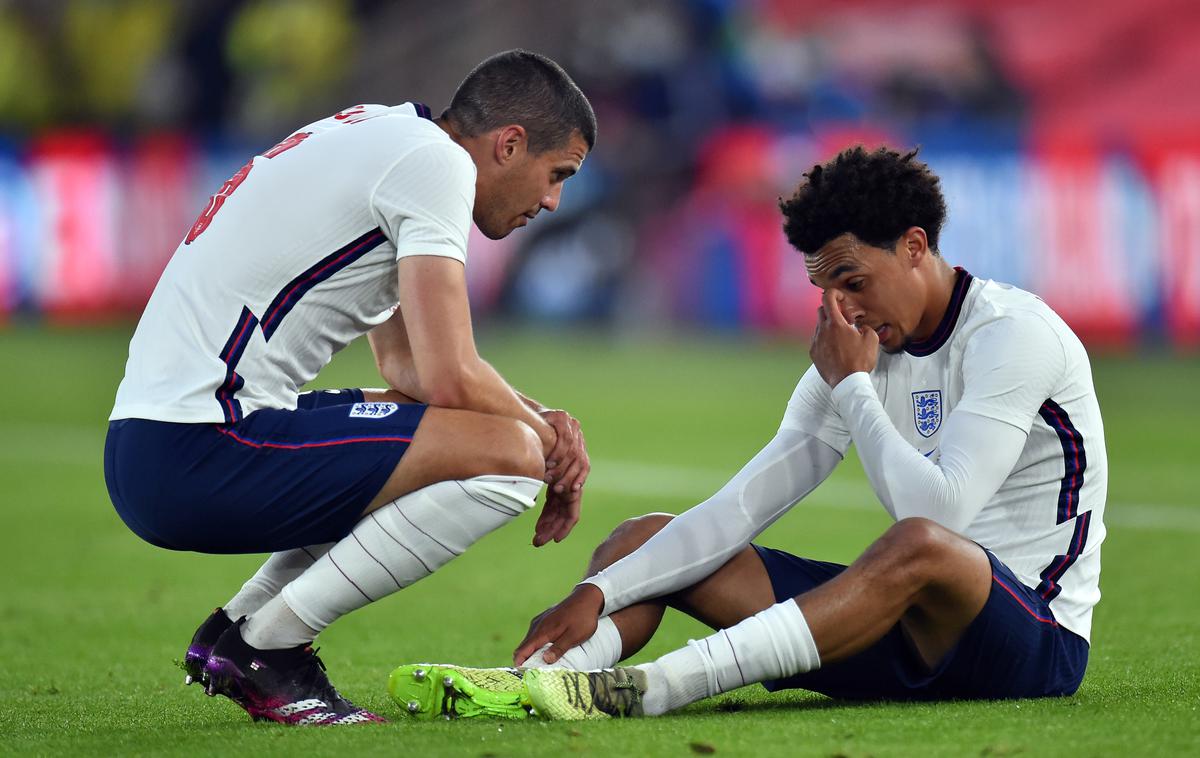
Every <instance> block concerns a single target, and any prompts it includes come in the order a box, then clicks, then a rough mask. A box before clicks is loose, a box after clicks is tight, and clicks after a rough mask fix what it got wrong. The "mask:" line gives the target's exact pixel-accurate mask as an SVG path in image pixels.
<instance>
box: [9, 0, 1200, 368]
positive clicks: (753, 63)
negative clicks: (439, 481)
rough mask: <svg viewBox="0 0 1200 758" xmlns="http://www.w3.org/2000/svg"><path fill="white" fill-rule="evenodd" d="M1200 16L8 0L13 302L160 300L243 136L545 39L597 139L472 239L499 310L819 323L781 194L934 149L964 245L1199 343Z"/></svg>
mask: <svg viewBox="0 0 1200 758" xmlns="http://www.w3.org/2000/svg"><path fill="white" fill-rule="evenodd" d="M1198 34H1200V5H1198V4H1196V3H1194V2H1191V0H1143V1H1142V2H1139V3H1137V4H1136V5H1133V4H1128V3H1124V2H1123V0H1088V1H1087V2H1085V1H1084V0H1059V1H1058V2H1049V3H1047V2H1033V1H1032V0H1015V1H1014V2H1012V3H1006V4H1003V5H1001V4H997V3H994V2H988V1H986V0H957V1H952V0H919V1H918V2H903V1H902V0H846V1H845V2H839V3H828V2H818V1H817V0H741V1H738V0H661V1H657V2H644V0H605V1H604V2H583V1H582V0H580V1H579V2H561V1H559V2H553V1H551V0H445V1H444V2H439V3H433V4H431V3H428V2H415V1H411V0H395V1H394V2H393V1H388V0H176V1H175V2H163V1H162V0H59V1H45V0H8V2H0V134H2V135H3V136H4V137H5V138H6V140H7V143H6V144H5V145H4V146H3V147H0V313H2V312H4V311H32V312H44V313H50V314H70V313H85V314H86V313H91V312H95V311H97V310H101V311H103V310H106V309H108V310H111V309H114V308H115V309H118V310H121V309H136V308H137V307H138V306H139V305H140V303H141V302H142V301H143V300H144V298H145V296H146V294H148V291H149V287H151V286H152V285H153V281H154V278H155V276H156V275H157V271H158V270H159V269H161V266H162V265H163V263H164V262H165V260H166V258H167V257H168V256H169V255H170V253H171V252H172V250H173V249H174V247H175V244H176V243H177V242H178V239H177V238H178V237H179V236H180V235H181V234H182V232H183V230H185V229H186V228H187V226H188V225H189V224H190V222H191V220H192V217H193V216H194V215H195V213H196V212H197V211H198V209H199V207H200V206H201V204H202V202H203V199H204V197H206V196H207V194H209V193H210V192H211V191H212V190H213V189H214V188H215V187H216V186H218V185H219V183H220V181H222V179H223V178H224V177H225V175H227V174H229V173H232V171H233V170H235V169H236V168H237V166H239V165H240V164H241V163H242V162H244V160H245V156H246V155H248V154H251V153H253V152H256V151H258V150H261V149H262V148H263V147H264V146H266V145H270V144H273V143H274V142H276V141H278V140H279V139H280V138H282V137H283V136H286V134H287V133H288V132H289V131H290V130H292V129H294V128H296V127H298V126H300V125H302V124H304V123H307V122H309V121H312V120H315V119H317V118H320V117H323V116H325V115H328V114H330V113H333V112H336V111H338V110H340V109H342V108H344V107H346V106H348V105H352V104H355V103H358V102H392V103H394V102H402V101H405V100H417V101H421V102H425V103H427V104H429V105H430V106H431V107H432V108H433V110H434V112H435V113H436V112H439V111H440V109H441V108H442V107H444V105H445V104H446V103H447V101H448V100H449V97H450V94H451V93H452V92H453V90H454V87H455V86H456V85H457V83H458V81H459V80H460V79H461V78H462V76H463V75H464V74H465V73H466V72H467V70H469V68H470V67H471V66H472V65H473V64H474V63H475V62H477V61H478V60H481V59H482V58H484V57H486V56H487V55H490V54H491V53H494V52H497V51H499V50H503V49H506V48H510V47H526V48H530V49H535V50H538V51H539V52H543V53H546V54H548V55H550V56H551V57H554V58H555V59H557V60H558V61H559V62H560V63H562V64H563V65H564V67H565V68H567V70H568V71H569V72H570V73H571V74H572V75H573V76H574V77H575V78H576V80H577V81H578V82H579V84H580V86H581V87H582V88H583V90H584V91H585V92H586V93H587V94H588V96H589V97H590V98H591V100H592V102H593V104H594V106H595V108H596V111H597V115H598V119H599V123H600V135H599V142H598V145H597V149H596V151H595V154H594V155H593V156H591V157H589V159H588V161H587V164H586V167H585V169H584V171H583V172H582V173H581V174H580V176H579V177H578V178H576V179H573V180H572V181H571V183H570V184H568V187H567V192H566V195H565V198H564V203H563V206H562V208H561V209H560V211H559V212H558V213H556V214H554V216H553V217H551V218H550V220H548V221H545V222H543V221H542V220H541V219H539V223H537V224H534V225H533V226H532V227H531V228H529V229H527V230H522V231H520V232H518V233H516V234H514V235H513V237H512V238H510V239H509V240H505V241H502V242H499V243H488V242H487V241H485V240H482V239H478V240H474V241H473V250H472V254H471V255H472V257H471V261H470V266H469V271H470V276H471V286H472V289H473V297H474V300H475V302H476V305H477V307H478V308H479V310H480V312H481V313H485V314H489V315H490V314H496V313H499V314H507V315H509V316H513V317H516V318H529V319H543V320H552V321H555V322H573V321H593V322H600V323H608V324H614V325H616V326H618V327H623V328H637V327H641V326H644V325H646V324H675V323H683V324H693V325H699V326H702V327H717V328H745V327H750V328H756V329H762V330H768V331H784V332H803V331H805V330H807V329H808V328H809V325H810V323H811V318H812V310H813V308H814V307H815V299H814V298H815V294H816V293H815V292H814V291H813V290H812V288H811V287H810V286H809V284H808V282H807V276H806V275H805V274H804V272H803V267H802V265H801V264H800V262H799V261H798V259H797V258H796V256H795V255H794V254H793V253H791V252H790V251H789V250H787V248H786V244H785V243H784V241H783V238H782V234H781V233H780V229H779V222H778V212H777V209H776V205H777V202H778V199H779V198H780V197H781V196H786V195H787V194H789V193H790V191H791V189H792V188H793V187H794V186H795V185H796V183H797V182H798V180H799V179H800V176H801V174H802V173H803V172H804V171H805V170H806V169H807V168H808V167H809V166H811V165H812V164H813V163H814V162H816V161H819V160H823V159H825V158H827V157H828V156H829V155H831V154H832V153H834V152H836V151H837V150H838V149H840V148H842V147H845V146H847V145H849V144H854V143H857V142H863V143H867V144H891V145H894V146H897V147H909V146H914V145H918V144H919V145H921V146H922V148H923V155H924V157H925V159H926V160H927V161H929V162H930V163H931V165H932V166H933V167H934V169H935V170H937V171H938V172H939V173H940V174H942V175H943V178H944V181H945V185H946V190H947V194H948V195H949V201H950V206H951V221H950V225H949V227H948V228H947V231H946V234H945V235H944V244H943V250H944V251H945V252H946V254H947V257H949V258H950V259H951V260H952V261H954V262H956V263H964V264H965V265H967V266H968V268H971V267H974V268H975V269H976V273H979V274H981V275H983V276H985V277H996V278H1001V279H1007V280H1009V281H1013V282H1014V283H1016V284H1019V285H1021V286H1026V287H1029V288H1031V289H1034V290H1035V291H1038V292H1039V294H1043V296H1045V297H1047V299H1048V300H1051V301H1052V303H1053V304H1054V305H1055V306H1056V307H1058V308H1060V310H1061V311H1062V312H1064V313H1065V314H1067V315H1068V316H1069V318H1070V319H1071V320H1073V323H1074V324H1075V325H1076V326H1077V327H1078V328H1080V329H1081V331H1083V332H1085V333H1088V334H1089V335H1091V337H1092V338H1093V339H1096V340H1106V341H1117V342H1122V341H1128V340H1130V339H1133V338H1137V337H1139V336H1141V337H1145V336H1149V337H1151V338H1160V337H1164V336H1165V337H1168V338H1170V339H1172V340H1174V341H1175V342H1177V343H1179V344H1184V345H1187V344H1196V343H1200V195H1198V194H1197V193H1198V192H1200V139H1197V138H1196V137H1194V136H1193V135H1195V134H1200V130H1197V128H1196V127H1198V126H1200V96H1197V95H1194V94H1192V90H1194V86H1192V84H1193V82H1194V81H1195V80H1196V78H1197V77H1200V56H1196V55H1195V54H1194V40H1195V39H1197V38H1198V36H1197V35H1198ZM80 206H82V207H80ZM1084 271H1086V272H1088V274H1087V276H1086V277H1085V276H1084V274H1083V272H1084Z"/></svg>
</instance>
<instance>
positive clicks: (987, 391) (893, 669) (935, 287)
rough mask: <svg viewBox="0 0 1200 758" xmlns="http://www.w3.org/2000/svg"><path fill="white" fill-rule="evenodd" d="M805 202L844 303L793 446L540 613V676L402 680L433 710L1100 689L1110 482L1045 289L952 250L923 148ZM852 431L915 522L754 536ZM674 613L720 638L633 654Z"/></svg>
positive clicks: (861, 153)
mask: <svg viewBox="0 0 1200 758" xmlns="http://www.w3.org/2000/svg"><path fill="white" fill-rule="evenodd" d="M781 208H782V211H783V215H784V230H785V232H786V234H787V238H788V240H789V242H790V243H791V244H792V245H793V246H794V247H795V248H796V249H797V250H799V251H800V252H801V253H802V254H803V255H804V260H805V264H806V266H807V269H808V273H809V276H810V278H811V279H812V283H813V284H814V286H816V287H819V288H820V289H821V290H822V291H823V294H822V300H821V303H822V304H821V306H820V308H819V311H818V314H817V316H818V324H817V327H816V331H815V334H814V336H813V339H812V345H811V349H810V355H811V357H812V366H811V368H810V369H809V370H808V371H807V372H806V373H805V374H804V375H803V377H802V378H801V379H800V381H799V384H798V385H797V387H796V390H795V392H794V393H793V394H792V397H791V400H790V401H789V402H788V404H787V410H786V411H785V413H784V416H783V421H782V423H781V424H780V427H779V431H778V433H777V434H776V435H775V437H774V438H773V439H772V440H771V441H770V442H768V443H767V444H766V446H765V447H764V448H763V449H762V450H761V451H760V452H759V453H758V454H757V455H756V456H755V457H754V458H753V459H752V460H751V461H750V462H749V463H747V464H746V465H745V466H744V467H743V468H742V470H741V471H740V472H739V473H738V474H737V475H735V476H734V477H733V479H732V480H731V481H730V482H729V483H728V484H727V485H726V486H724V487H723V488H721V490H720V491H718V492H717V493H716V494H715V495H713V496H712V497H711V498H709V499H708V500H706V501H704V502H702V503H700V504H699V505H696V506H695V507H693V508H691V509H690V510H687V511H686V512H684V513H682V514H681V515H679V516H670V515H667V514H649V515H646V516H642V517H640V518H635V519H632V520H630V521H627V522H625V523H623V524H621V525H620V526H619V527H617V529H616V530H614V531H613V532H612V534H611V535H610V536H609V537H608V539H606V540H605V541H604V542H603V543H602V544H601V545H600V546H599V547H598V548H597V549H596V551H595V553H594V554H593V556H592V560H591V564H590V565H589V566H588V569H587V574H586V578H585V580H584V581H583V582H582V583H580V584H578V585H577V586H576V587H575V588H574V589H573V590H572V591H571V593H570V594H569V595H568V596H567V597H566V599H564V600H563V601H562V602H560V603H559V604H557V605H555V606H554V607H552V608H550V609H549V610H547V611H546V612H544V613H543V614H541V615H539V616H538V617H536V618H535V619H534V620H533V622H532V624H531V628H530V630H529V633H528V635H527V636H526V637H525V639H524V640H523V641H522V642H521V643H520V645H519V646H518V647H517V648H516V650H515V653H514V663H516V664H519V665H520V668H516V669H511V670H508V673H507V674H503V675H502V674H501V673H499V672H502V671H504V670H473V669H456V668H454V667H444V668H438V667H429V666H420V667H414V666H405V667H401V668H400V669H398V670H396V671H395V672H393V674H392V680H391V685H390V686H391V690H392V694H393V696H394V697H396V698H397V699H398V700H400V701H401V702H402V703H405V704H407V706H408V708H409V710H410V711H412V712H413V713H414V714H416V715H418V716H429V715H436V714H438V713H439V712H442V711H447V710H449V711H451V712H454V713H458V714H460V715H474V714H477V713H489V714H500V715H506V716H512V717H524V716H526V715H527V714H528V713H530V712H534V713H536V714H538V715H540V716H542V717H546V718H553V719H592V718H611V717H623V716H641V715H659V714H663V713H667V712H669V711H672V710H674V709H677V708H680V707H683V706H685V705H688V704H689V703H692V702H695V701H698V700H701V699H702V698H706V697H710V696H713V695H716V694H718V693H721V692H726V691H729V690H732V689H734V688H738V687H742V686H744V685H748V684H751V683H755V682H761V683H762V684H763V685H764V686H765V687H766V688H767V689H768V690H771V691H775V690H780V689H786V688H803V689H807V690H812V691H815V692H820V693H824V694H826V695H829V696H831V697H835V698H848V699H895V700H938V699H951V698H954V699H970V698H1026V697H1045V696H1056V695H1070V694H1072V693H1074V692H1075V691H1076V689H1077V688H1078V687H1079V685H1080V681H1081V680H1082V678H1083V675H1084V670H1085V668H1086V666H1087V660H1088V646H1089V635H1090V633H1091V621H1092V609H1093V606H1094V605H1095V604H1096V602H1097V601H1098V599H1099V597H1100V592H1099V587H1098V581H1099V575H1100V545H1101V543H1102V542H1103V540H1104V524H1103V514H1104V503H1105V497H1106V491H1107V474H1108V471H1107V461H1106V455H1105V445H1104V435H1103V426H1102V423H1101V417H1100V409H1099V406H1098V405H1097V402H1096V393H1095V390H1094V388H1093V385H1092V376H1091V369H1090V366H1089V362H1088V357H1087V354H1086V352H1085V351H1084V348H1083V345H1082V344H1081V343H1080V341H1079V339H1078V338H1077V337H1076V336H1075V335H1074V334H1073V333H1072V332H1071V330H1070V329H1069V328H1068V327H1067V325H1066V324H1065V323H1063V321H1062V319H1060V318H1059V317H1058V316H1057V315H1056V314H1055V313H1054V312H1053V311H1052V310H1051V309H1050V308H1049V307H1048V306H1047V305H1046V304H1045V303H1044V302H1042V301H1041V300H1040V299H1038V298H1037V297H1035V296H1034V295H1031V294H1030V293H1028V292H1024V291H1022V290H1020V289H1017V288H1015V287H1012V286H1009V285H1006V284H1001V283H999V282H995V281H990V280H986V279H981V278H977V277H974V276H972V275H971V274H970V273H968V272H967V271H965V270H963V269H961V268H954V267H952V266H951V265H950V264H949V263H947V262H946V260H945V259H944V258H943V257H942V255H941V253H940V252H939V250H938V233H939V231H940V230H941V228H942V223H943V221H944V219H945V216H946V207H945V202H944V199H943V197H942V193H941V190H940V188H939V182H938V179H937V177H936V176H935V175H934V174H933V173H932V172H931V171H930V170H929V168H928V167H927V166H926V165H924V164H923V163H921V162H919V161H918V160H916V158H915V152H913V153H908V154H900V153H897V152H894V151H891V150H887V149H880V150H877V151H874V152H868V151H866V150H864V149H862V148H853V149H849V150H846V151H844V152H842V153H841V154H840V155H838V156H837V157H835V158H834V159H832V160H831V161H829V162H827V163H825V164H823V165H819V166H815V167H814V168H813V169H812V170H811V171H809V172H808V173H807V174H806V175H805V179H804V181H803V182H802V183H801V185H800V186H799V188H798V189H797V191H796V192H795V194H794V195H793V197H792V198H790V199H789V200H787V201H786V202H784V203H782V204H781ZM1003 231H1004V230H997V233H1002V232H1003ZM1018 242H1019V240H1018ZM851 443H853V444H854V445H856V447H857V451H858V456H859V458H860V459H861V460H862V465H863V467H864V469H865V471H866V475H867V478H868V480H869V481H870V484H871V487H872V489H873V490H874V492H875V494H876V496H877V497H878V499H879V502H880V504H881V505H882V506H883V507H884V508H885V509H886V510H887V512H888V514H890V515H891V517H892V518H894V519H895V523H894V524H893V525H892V526H891V527H890V528H889V529H887V531H886V532H884V533H883V534H882V535H880V536H879V537H878V539H876V540H875V541H874V542H873V543H872V544H871V545H870V546H869V547H868V548H867V549H866V551H865V552H864V553H863V554H862V555H861V556H859V557H858V558H857V560H855V561H854V562H853V563H851V564H850V565H849V566H844V565H839V564H835V563H828V562H824V561H818V560H812V559H809V558H804V557H799V556H796V555H792V554H789V553H787V552H784V551H782V550H778V549H773V548H769V547H764V546H759V545H756V544H754V543H753V540H754V539H755V537H756V536H757V535H758V534H759V533H760V532H762V531H763V530H764V529H766V528H767V527H768V526H769V525H770V524H772V523H774V522H775V521H776V520H777V519H779V518H781V517H783V516H784V515H785V514H787V513H788V511H789V510H791V509H792V507H793V506H794V505H795V504H796V503H798V502H800V501H801V500H802V499H803V498H804V497H805V496H806V495H807V494H808V493H810V492H811V491H812V490H813V489H814V488H816V487H817V486H818V485H820V484H821V482H822V481H823V480H824V479H825V478H826V477H828V476H829V474H830V472H832V471H833V469H834V468H835V467H836V466H837V465H838V463H839V462H840V461H841V460H842V458H843V456H844V455H845V453H846V451H847V449H848V448H849V446H850V444H851ZM667 608H675V609H677V610H680V611H682V612H684V613H686V614H689V615H690V616H692V617H694V618H696V619H699V620H700V621H702V622H704V623H706V624H708V625H709V626H711V627H712V628H713V629H714V630H717V631H716V632H715V633H714V634H713V635H711V636H709V637H706V638H704V639H701V640H692V641H689V642H688V643H687V644H686V645H685V646H683V647H681V648H679V649H677V650H675V651H674V652H671V653H668V654H667V655H665V656H663V657H661V658H659V659H658V660H655V661H652V662H649V663H644V664H641V665H634V666H623V667H621V666H616V664H617V663H618V662H620V661H622V660H624V659H626V658H628V657H629V656H632V655H633V654H635V653H636V652H637V651H638V650H639V649H641V647H642V646H643V645H644V644H645V643H646V642H647V640H649V639H650V637H651V635H653V634H654V632H655V630H656V629H657V627H658V625H659V623H660V621H661V619H662V617H663V614H664V612H665V610H666V609H667ZM418 674H419V676H418ZM489 677H490V678H489ZM497 679H499V680H500V682H501V683H500V684H497V683H496V681H497ZM447 688H448V689H450V690H452V691H453V694H455V695H456V696H457V697H455V698H450V699H444V700H442V701H437V700H435V699H433V698H432V697H431V695H432V694H433V693H434V692H435V691H439V689H440V690H444V689H447Z"/></svg>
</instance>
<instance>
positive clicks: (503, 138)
mask: <svg viewBox="0 0 1200 758" xmlns="http://www.w3.org/2000/svg"><path fill="white" fill-rule="evenodd" d="M527 147H528V135H527V134H526V133H525V127H523V126H521V125H520V124H509V125H508V126H503V127H500V129H498V130H497V131H496V160H497V161H498V162H499V163H502V164H508V163H511V162H512V161H513V160H514V159H515V158H518V157H520V155H521V154H522V153H524V152H525V150H526V148H527Z"/></svg>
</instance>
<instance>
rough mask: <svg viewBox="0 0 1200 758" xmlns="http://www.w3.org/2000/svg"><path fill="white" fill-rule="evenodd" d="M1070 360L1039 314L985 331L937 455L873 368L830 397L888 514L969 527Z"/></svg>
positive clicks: (968, 357) (970, 356) (968, 362)
mask: <svg viewBox="0 0 1200 758" xmlns="http://www.w3.org/2000/svg"><path fill="white" fill-rule="evenodd" d="M1064 366H1065V352H1064V349H1063V346H1062V343H1061V341H1059V339H1058V336H1057V335H1056V334H1054V332H1053V330H1052V329H1051V328H1050V327H1049V325H1048V324H1045V323H1044V322H1040V320H1025V321H1012V320H1008V319H1001V320H1000V321H997V322H994V323H993V324H989V325H988V326H986V327H984V328H982V329H980V330H979V331H978V332H977V333H976V334H975V335H973V336H972V338H971V342H970V343H969V344H968V346H967V350H966V353H965V354H964V358H963V381H964V385H963V396H962V399H961V400H960V401H959V403H958V404H957V405H956V406H955V408H954V410H953V411H951V413H950V415H949V416H948V417H947V418H946V421H945V424H944V426H943V429H942V437H941V440H940V442H939V445H938V452H937V453H935V455H934V456H933V457H931V458H926V457H925V456H923V455H921V453H919V452H918V451H917V450H916V449H915V448H914V447H913V446H912V445H911V444H909V443H908V442H907V441H906V440H905V439H904V438H903V437H902V436H901V435H900V433H899V432H898V431H897V430H896V427H895V426H894V425H893V424H892V421H891V419H889V418H888V416H887V414H886V413H885V412H884V409H883V404H882V403H881V402H880V401H879V397H878V395H876V394H875V387H874V386H873V385H872V384H871V380H870V377H869V376H868V375H867V374H865V373H862V372H859V373H856V374H851V375H850V376H848V377H846V378H845V379H843V380H842V381H841V382H840V383H839V384H838V385H837V387H835V388H834V389H833V393H832V396H833V401H834V403H835V404H836V406H837V408H838V411H839V412H840V414H841V416H842V418H844V419H847V420H848V422H849V424H850V433H851V436H852V437H853V438H854V444H855V445H856V446H857V448H858V455H859V458H860V459H861V460H862V462H863V468H864V469H866V472H867V478H868V479H869V480H870V482H871V487H872V488H873V489H874V490H875V494H876V495H878V496H879V499H880V501H881V502H882V503H883V506H884V507H885V508H887V510H888V512H889V513H891V514H892V516H893V517H895V518H896V519H897V520H899V519H902V518H908V517H912V516H921V517H924V518H928V519H932V520H933V521H936V522H937V523H939V524H941V525H942V526H944V527H946V528H947V529H951V530H953V531H956V532H962V531H964V530H965V529H966V528H967V526H968V525H969V524H970V523H971V521H972V520H974V518H975V516H976V515H977V514H978V513H979V511H980V510H981V509H982V508H983V506H984V504H986V503H987V501H988V500H990V499H991V498H992V496H994V495H995V494H996V492H997V490H999V489H1000V485H1002V484H1003V483H1004V480H1005V479H1006V478H1008V475H1009V474H1010V473H1011V472H1012V469H1013V466H1014V465H1015V464H1016V462H1017V459H1018V458H1019V457H1020V455H1021V451H1022V450H1023V449H1024V447H1025V440H1026V438H1027V437H1028V435H1029V429H1030V426H1031V425H1032V423H1033V417H1034V416H1035V415H1036V414H1037V411H1038V408H1039V407H1040V406H1041V404H1042V402H1044V401H1045V399H1046V398H1047V397H1050V395H1051V393H1052V390H1053V387H1054V384H1055V383H1056V382H1057V380H1058V377H1059V376H1060V375H1061V373H1062V371H1063V367H1064Z"/></svg>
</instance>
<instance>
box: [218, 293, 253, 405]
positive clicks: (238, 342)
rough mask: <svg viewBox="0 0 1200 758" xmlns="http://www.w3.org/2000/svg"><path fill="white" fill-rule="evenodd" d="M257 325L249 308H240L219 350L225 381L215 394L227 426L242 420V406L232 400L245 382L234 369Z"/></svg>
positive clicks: (234, 399)
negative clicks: (239, 312) (238, 314)
mask: <svg viewBox="0 0 1200 758" xmlns="http://www.w3.org/2000/svg"><path fill="white" fill-rule="evenodd" d="M257 325H258V319H257V318H255V316H254V314H253V313H251V312H250V309H249V308H247V307H246V306H242V315H240V316H238V320H237V324H236V325H234V327H233V331H232V332H231V333H230V334H229V339H228V340H226V341H225V347H223V348H222V349H221V362H222V363H224V364H225V381H223V382H221V386H219V387H217V391H216V393H215V394H216V398H217V402H218V403H220V404H221V413H223V414H224V415H225V423H227V424H231V423H233V422H234V421H239V420H241V418H242V404H241V403H239V402H238V401H237V399H236V398H234V394H236V393H237V391H238V390H240V389H241V388H242V385H244V384H245V383H246V381H245V380H244V379H242V377H240V376H238V373H237V371H236V368H237V364H238V361H240V360H241V359H242V353H244V352H246V345H248V344H250V335H251V334H253V333H254V327H255V326H257Z"/></svg>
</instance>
